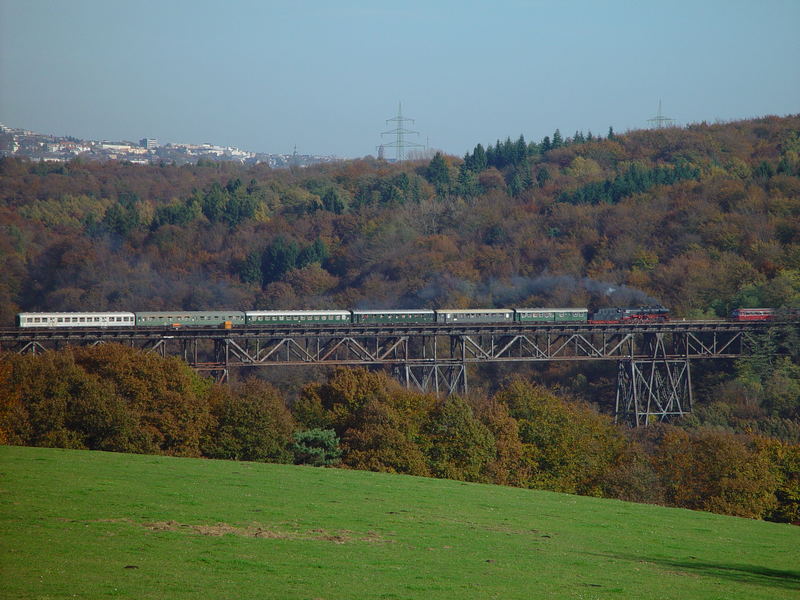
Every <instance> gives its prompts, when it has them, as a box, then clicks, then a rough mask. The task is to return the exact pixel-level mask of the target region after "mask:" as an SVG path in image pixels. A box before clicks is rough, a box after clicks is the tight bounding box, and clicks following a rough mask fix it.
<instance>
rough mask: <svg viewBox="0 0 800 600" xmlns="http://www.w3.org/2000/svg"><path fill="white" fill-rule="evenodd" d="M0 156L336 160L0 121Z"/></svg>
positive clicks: (286, 162) (295, 163) (285, 163)
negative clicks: (61, 131)
mask: <svg viewBox="0 0 800 600" xmlns="http://www.w3.org/2000/svg"><path fill="white" fill-rule="evenodd" d="M0 156H18V157H25V158H28V159H30V160H34V161H44V162H67V161H71V160H74V159H76V158H77V159H81V160H87V161H109V160H118V161H125V162H129V163H133V164H140V165H148V164H162V163H167V164H173V163H174V164H177V165H185V164H195V163H197V162H198V161H201V160H215V161H234V162H238V163H242V164H258V163H264V164H268V165H269V166H270V167H273V168H282V167H283V168H286V167H307V166H309V165H313V164H318V163H326V162H336V161H338V160H341V159H339V158H338V157H336V156H319V155H313V154H298V153H297V152H296V151H295V152H293V153H291V154H266V153H262V152H249V151H247V150H241V149H239V148H235V147H233V146H217V145H215V144H176V143H169V144H163V145H162V144H159V142H158V140H157V139H155V138H143V139H141V140H139V141H138V142H130V141H108V140H103V141H97V140H81V139H78V138H75V137H72V136H66V137H58V136H54V135H47V134H43V133H36V132H34V131H28V130H26V129H14V128H12V127H6V126H5V125H3V124H2V123H0Z"/></svg>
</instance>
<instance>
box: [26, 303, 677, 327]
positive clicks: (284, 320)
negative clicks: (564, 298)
mask: <svg viewBox="0 0 800 600" xmlns="http://www.w3.org/2000/svg"><path fill="white" fill-rule="evenodd" d="M668 319H669V311H668V310H667V309H666V308H664V307H663V306H653V307H639V308H613V309H601V310H600V311H598V312H597V313H594V315H591V318H590V315H589V310H588V309H586V308H474V309H456V308H443V309H438V310H426V309H392V310H388V309H385V310H250V311H234V310H218V311H185V310H169V311H144V312H59V313H44V312H27V313H20V314H18V315H17V326H18V327H26V328H27V327H31V328H35V327H38V328H60V327H67V328H76V327H173V328H177V327H222V328H234V327H248V326H265V325H296V326H299V325H343V324H352V325H375V324H404V323H406V324H425V323H441V324H453V323H490V324H491V323H495V324H496V323H528V324H537V323H541V324H546V323H626V322H645V321H666V320H668Z"/></svg>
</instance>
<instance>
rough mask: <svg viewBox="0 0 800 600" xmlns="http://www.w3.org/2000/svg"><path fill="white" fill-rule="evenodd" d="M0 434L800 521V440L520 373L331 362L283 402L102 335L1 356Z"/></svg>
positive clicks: (263, 388) (35, 442)
mask: <svg viewBox="0 0 800 600" xmlns="http://www.w3.org/2000/svg"><path fill="white" fill-rule="evenodd" d="M0 443H5V444H24V445H32V446H47V447H63V448H88V449H95V450H106V451H118V452H134V453H146V454H166V455H172V456H195V457H197V456H205V457H210V458H224V459H236V460H258V461H267V462H295V463H298V464H315V465H324V464H332V465H340V466H342V467H345V468H352V469H363V470H372V471H384V472H390V473H404V474H410V475H419V476H426V477H441V478H449V479H456V480H464V481H474V482H485V483H496V484H501V485H512V486H519V487H526V488H535V489H545V490H553V491H560V492H568V493H577V494H583V495H592V496H605V497H611V498H620V499H624V500H632V501H637V502H649V503H658V504H664V505H668V506H677V507H685V508H691V509H699V510H707V511H712V512H718V513H722V514H729V515H738V516H743V517H751V518H765V519H772V520H778V521H800V445H796V444H794V445H793V444H789V443H784V442H780V441H777V440H774V439H766V438H762V437H756V436H753V435H736V434H733V433H729V432H724V431H718V430H712V429H709V428H691V427H689V428H677V427H670V426H657V427H649V428H646V429H641V430H636V431H633V430H629V429H624V428H621V427H618V426H615V425H614V424H612V423H611V421H610V419H609V418H608V417H606V416H603V415H600V414H598V413H597V412H595V411H594V410H593V409H592V408H590V407H589V406H587V405H586V404H584V403H581V402H576V401H570V400H566V399H564V398H560V397H557V396H555V395H554V394H553V393H552V392H550V391H548V390H546V389H545V388H543V387H540V386H537V385H534V384H531V383H528V382H524V381H522V380H514V381H511V382H509V383H508V384H506V385H504V386H503V387H501V389H500V390H499V391H497V392H496V393H495V394H494V395H492V396H475V395H473V396H471V397H470V398H468V399H462V398H459V397H455V396H452V397H448V398H444V399H441V398H437V397H435V396H433V395H430V394H423V393H418V392H414V391H409V390H407V389H405V388H403V387H401V386H400V385H399V384H398V383H397V382H395V381H394V380H392V379H390V378H388V377H387V376H386V375H385V374H383V373H374V372H369V371H366V370H362V369H356V370H346V369H340V370H337V371H335V372H333V373H332V374H331V375H330V376H329V377H328V378H327V380H326V381H324V382H321V383H314V384H309V385H307V386H305V387H304V388H303V390H302V391H301V393H300V396H299V398H298V399H297V400H296V401H295V402H294V403H293V405H292V406H291V407H287V405H286V403H285V402H284V399H283V398H282V397H281V394H280V393H279V392H278V391H277V390H276V389H275V388H274V387H272V386H271V385H269V384H267V383H264V382H262V381H259V380H256V379H250V380H246V381H244V382H241V383H238V384H234V385H231V386H220V385H214V384H212V383H211V382H210V381H208V380H206V379H203V378H201V377H200V376H198V375H197V374H196V373H195V372H193V371H192V370H191V369H190V368H189V367H188V366H186V365H185V364H184V363H182V362H181V361H179V360H177V359H174V358H163V357H160V356H158V355H156V354H153V353H143V352H140V351H137V350H133V349H131V348H128V347H124V346H119V345H114V344H108V345H103V346H98V347H93V348H68V349H66V350H62V351H58V352H48V353H45V354H42V355H39V356H34V355H25V356H20V355H14V356H6V357H4V360H3V361H2V362H0Z"/></svg>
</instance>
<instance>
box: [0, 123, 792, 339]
mask: <svg viewBox="0 0 800 600" xmlns="http://www.w3.org/2000/svg"><path fill="white" fill-rule="evenodd" d="M609 134H610V135H608V136H607V137H604V138H599V137H595V136H591V135H584V134H582V133H580V132H578V133H576V134H575V135H574V136H572V137H566V138H562V136H561V134H560V133H559V132H558V131H556V132H555V134H554V135H553V136H552V139H550V138H549V137H547V138H545V139H544V140H542V142H541V143H528V142H526V141H525V140H524V138H522V137H520V138H519V139H518V140H516V141H512V140H506V141H504V142H501V141H498V142H497V143H496V144H490V145H488V146H487V147H485V148H484V147H483V146H482V145H480V144H479V145H477V146H476V147H475V149H474V151H473V152H471V153H469V154H467V155H466V156H465V157H464V158H463V159H461V158H456V157H449V156H441V155H437V156H436V157H435V158H434V159H433V160H431V161H430V162H418V163H411V162H406V163H403V164H399V165H395V164H387V163H384V162H380V161H375V160H370V159H365V160H358V161H349V162H343V163H341V164H338V165H334V166H326V167H319V168H309V169H302V170H293V171H289V170H269V169H267V168H264V167H252V168H244V167H239V166H236V165H234V164H232V163H207V162H206V163H201V164H199V165H197V166H185V167H174V166H169V165H164V166H152V167H148V166H134V165H130V164H118V163H107V164H82V163H80V162H72V163H68V164H36V163H28V162H21V161H19V160H16V159H3V160H2V163H0V224H2V225H1V227H2V234H0V261H2V263H1V264H2V266H1V267H0V268H2V272H3V274H4V277H3V280H2V282H0V322H2V323H3V324H5V325H10V324H12V322H13V321H12V319H13V314H14V313H15V311H17V310H20V309H22V310H73V309H91V310H103V309H125V310H137V309H138V310H148V309H159V308H165V307H182V308H186V309H208V308H218V307H223V306H224V307H236V308H271V307H281V308H288V307H292V308H317V307H319V308H322V307H343V308H353V307H395V306H404V307H405V306H408V307H431V306H471V305H479V306H500V305H506V304H512V305H518V306H522V305H530V306H540V305H547V306H554V305H575V306H589V307H591V308H597V307H600V306H605V305H618V304H628V303H636V302H641V301H647V300H656V301H659V302H661V303H663V304H665V305H666V306H669V307H670V308H671V309H672V310H673V312H674V314H676V315H678V316H703V315H725V314H726V313H727V311H728V310H729V309H730V308H731V307H733V306H762V305H764V306H782V305H787V304H794V305H796V304H797V303H798V300H799V298H800V273H799V272H798V265H800V200H799V199H800V176H799V174H800V117H798V116H795V117H787V118H773V117H769V118H763V119H757V120H752V121H744V122H736V123H729V124H719V125H706V124H701V125H694V126H689V127H687V128H685V129H678V128H673V129H661V130H646V131H635V132H631V133H628V134H625V135H616V134H614V133H613V132H609Z"/></svg>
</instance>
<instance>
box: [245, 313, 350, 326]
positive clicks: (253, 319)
mask: <svg viewBox="0 0 800 600" xmlns="http://www.w3.org/2000/svg"><path fill="white" fill-rule="evenodd" d="M245 315H246V316H247V324H248V325H343V324H347V323H350V320H351V318H352V317H351V314H350V311H349V310H249V311H247V312H246V313H245Z"/></svg>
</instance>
